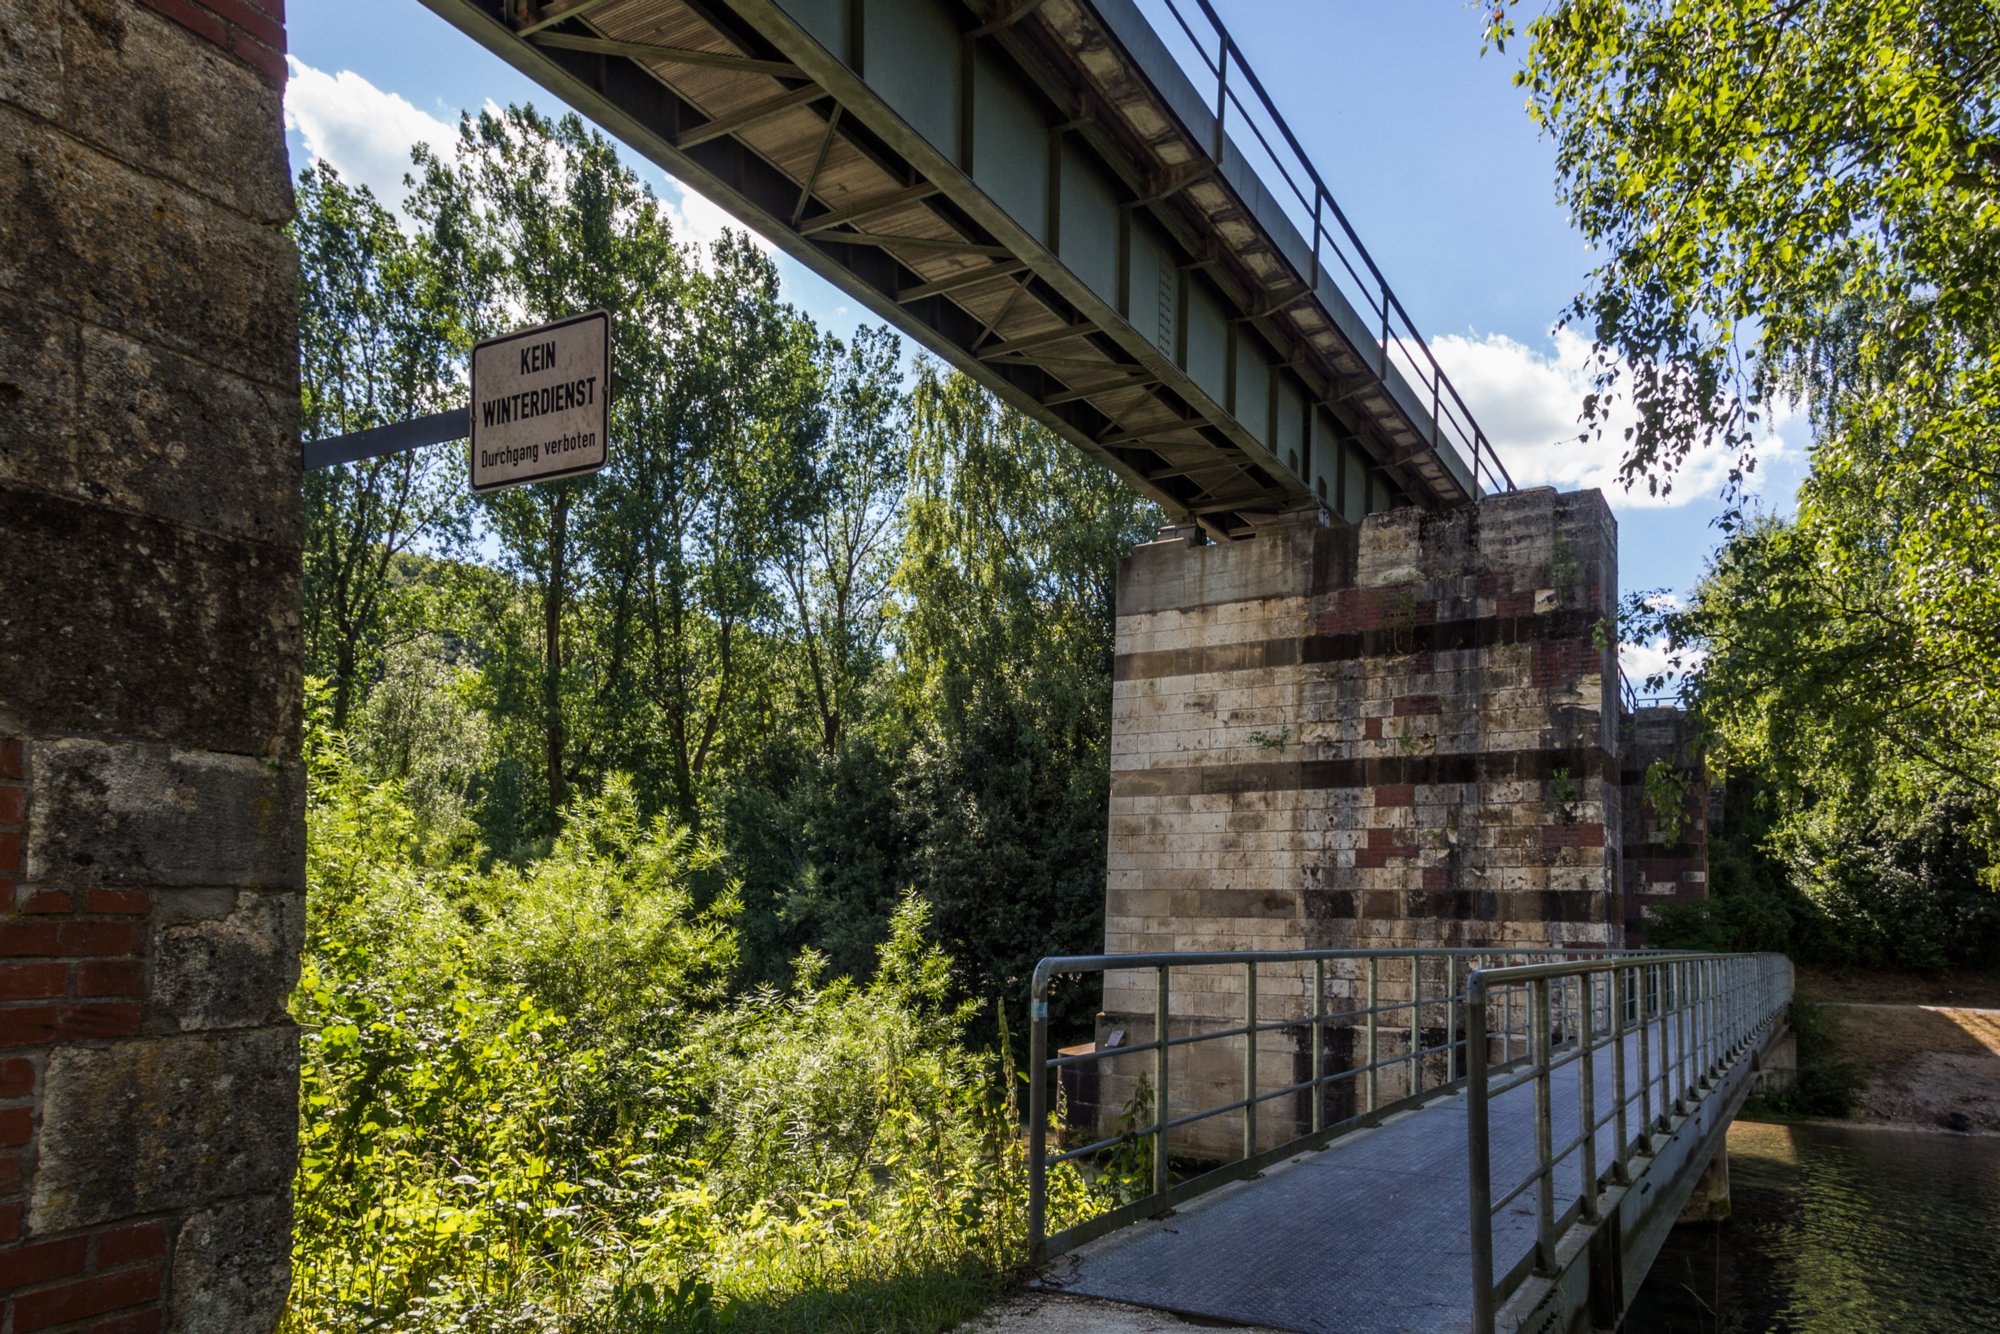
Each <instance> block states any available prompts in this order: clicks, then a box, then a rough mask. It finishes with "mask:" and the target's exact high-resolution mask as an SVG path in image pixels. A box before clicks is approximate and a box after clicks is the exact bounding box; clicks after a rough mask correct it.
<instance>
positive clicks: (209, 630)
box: [0, 0, 304, 1334]
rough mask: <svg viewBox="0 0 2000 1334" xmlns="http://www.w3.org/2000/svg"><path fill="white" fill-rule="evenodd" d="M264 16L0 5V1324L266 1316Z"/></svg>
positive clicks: (285, 906) (286, 198) (270, 738)
mask: <svg viewBox="0 0 2000 1334" xmlns="http://www.w3.org/2000/svg"><path fill="white" fill-rule="evenodd" d="M281 14H282V4H281V0H149V3H146V4H141V3H137V0H0V1329H4V1330H7V1331H10V1332H11V1334H26V1332H27V1331H30V1330H43V1329H60V1330H77V1331H82V1330H89V1331H92V1334H141V1332H142V1331H154V1330H161V1329H168V1330H185V1331H190V1334H196V1332H198V1334H222V1332H224V1331H228V1332H229V1334H235V1332H236V1331H256V1330H268V1329H269V1328H271V1327H272V1325H273V1324H274V1323H275V1322H276V1320H277V1318H278V1312H279V1310H280V1309H281V1308H282V1306H283V1304H284V1301H285V1295H286V1290H287V1286H288V1275H289V1257H290V1250H291V1237H290V1220H291V1196H290V1187H291V1177H292V1167H293V1160H294V1154H295V1148H294V1145H295V1143H296V1135H297V1115H298V1080H297V1064H298V1054H297V1038H296V1032H295V1030H294V1028H293V1025H292V1023H291V1020H290V1019H289V1018H288V1016H287V1014H286V1010H285V1003H286V999H287V996H288V993H289V992H290V990H291V986H292V983H293V979H294V977H295V976H296V973H297V969H298V953H299V946H300V939H301V934H302V930H303V916H304V913H303V904H304V899H303V892H302V890H303V884H302V882H303V875H304V857H303V843H304V817H303V805H302V802H303V781H302V773H301V768H300V764H299V759H298V749H299V708H300V684H299V662H300V637H299V636H300V625H299V585H298V580H299V546H300V518H299V514H300V509H299V444H298V412H299V398H298V387H297V374H298V339H297V331H296V314H295V302H296V297H295V289H296V283H297V277H296V266H295V263H294V258H293V251H292V245H291V242H290V240H289V239H288V238H287V237H286V235H285V233H284V231H283V224H284V222H285V220H286V218H288V217H289V216H290V214H291V188H290V181H289V180H288V168H287V166H286V160H285V143H284V130H283V120H282V110H281V105H280V89H281V87H282V85H283V80H284V42H285V38H284V25H283V21H282V19H281V17H280V15H281Z"/></svg>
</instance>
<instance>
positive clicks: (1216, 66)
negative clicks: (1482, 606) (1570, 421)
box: [1158, 0, 1515, 492]
mask: <svg viewBox="0 0 2000 1334" xmlns="http://www.w3.org/2000/svg"><path fill="white" fill-rule="evenodd" d="M1158 2H1159V3H1161V4H1163V5H1164V6H1165V7H1166V9H1167V12H1168V13H1169V14H1171V15H1172V16H1173V18H1174V21H1175V22H1176V23H1177V24H1179V25H1180V29H1181V31H1182V32H1183V33H1184V34H1186V36H1187V39H1188V42H1189V43H1190V44H1191V45H1192V46H1193V48H1194V51H1195V53H1196V54H1197V55H1198V56H1200V58H1201V60H1202V62H1203V64H1204V65H1206V66H1207V69H1208V72H1209V74H1210V75H1212V76H1213V77H1214V79H1215V97H1214V106H1215V142H1214V144H1213V146H1212V148H1211V150H1210V151H1211V156H1212V157H1213V158H1214V160H1215V162H1216V163H1217V164H1218V165H1220V164H1221V162H1222V159H1223V154H1224V150H1225V145H1227V144H1228V142H1229V137H1228V134H1227V132H1226V123H1227V117H1228V112H1229V107H1230V106H1231V105H1234V106H1235V107H1236V109H1237V112H1238V115H1239V119H1240V120H1241V121H1242V122H1243V124H1245V125H1246V126H1248V127H1249V129H1250V132H1251V134H1252V135H1254V136H1255V137H1256V140H1257V143H1258V145H1259V146H1260V147H1261V148H1262V149H1263V150H1264V153H1265V155H1266V156H1267V157H1269V158H1270V160H1271V163H1272V165H1273V166H1274V167H1275V168H1276V169H1277V172H1278V176H1279V178H1280V179H1281V180H1282V181H1283V182H1284V184H1285V186H1286V187H1287V188H1288V189H1290V191H1291V192H1292V196H1293V197H1294V198H1295V199H1297V200H1298V201H1299V205H1300V207H1301V208H1302V209H1304V210H1306V211H1308V212H1310V213H1311V215H1312V226H1311V233H1312V236H1311V242H1312V269H1313V271H1312V274H1311V277H1310V278H1309V279H1308V281H1307V287H1308V288H1309V289H1312V290H1317V289H1318V286H1319V277H1320V274H1321V272H1325V273H1326V274H1328V275H1329V276H1330V277H1331V278H1332V279H1333V282H1334V285H1335V286H1336V287H1337V288H1339V289H1341V291H1342V294H1343V295H1345V296H1347V297H1348V298H1349V299H1350V300H1358V301H1359V303H1361V304H1362V305H1364V306H1365V307H1366V308H1367V310H1368V313H1369V314H1370V315H1372V316H1373V317H1374V319H1373V322H1372V325H1371V327H1374V328H1379V329H1380V331H1381V334H1380V343H1379V346H1378V347H1377V349H1376V351H1377V357H1378V360H1377V364H1376V373H1377V374H1378V376H1380V377H1381V378H1382V379H1383V380H1384V382H1385V383H1386V381H1387V379H1388V373H1389V366H1390V361H1391V358H1392V356H1393V357H1394V358H1395V359H1396V360H1397V361H1398V362H1400V363H1402V364H1403V365H1404V366H1406V367H1407V369H1408V370H1409V372H1410V373H1411V374H1412V376H1413V377H1414V378H1415V379H1416V381H1417V382H1418V384H1419V386H1420V388H1421V389H1423V390H1427V391H1429V394H1430V399H1431V427H1432V440H1431V444H1432V447H1433V448H1436V447H1437V446H1438V444H1440V443H1441V440H1440V436H1441V434H1442V433H1443V432H1444V431H1445V430H1446V428H1447V426H1449V429H1450V431H1451V434H1452V435H1453V436H1454V438H1455V442H1456V443H1457V444H1458V445H1459V446H1461V447H1462V448H1463V449H1464V450H1465V452H1466V453H1468V454H1469V455H1470V456H1471V462H1472V481H1473V489H1474V491H1475V492H1477V490H1478V489H1479V485H1480V478H1481V476H1482V475H1483V476H1484V477H1485V478H1486V480H1487V481H1488V482H1489V483H1491V484H1492V487H1491V488H1490V489H1498V490H1505V491H1512V490H1514V489H1515V486H1514V479H1513V477H1512V476H1511V475H1510V474H1509V473H1508V471H1507V467H1506V465H1505V464H1503V463H1502V462H1501V461H1500V458H1499V456H1498V455H1497V454H1496V453H1495V452H1494V449H1493V444H1492V442H1491V441H1489V440H1488V439H1487V438H1486V432H1485V431H1484V430H1482V429H1481V428H1480V425H1479V423H1478V421H1477V420H1475V419H1474V417H1473V415H1472V409H1471V408H1470V407H1469V406H1467V404H1466V402H1465V399H1464V398H1463V397H1462V396H1461V395H1460V394H1459V392H1458V389H1457V387H1456V386H1454V385H1453V384H1452V382H1451V380H1450V378H1449V377H1448V376H1446V375H1445V373H1444V367H1443V366H1441V365H1439V364H1438V359H1437V355H1436V353H1434V352H1433V351H1432V350H1431V346H1430V343H1429V341H1428V340H1426V339H1425V338H1424V336H1423V334H1422V333H1421V332H1420V331H1419V330H1418V329H1417V326H1416V322H1415V321H1414V320H1412V319H1411V318H1410V314H1409V312H1408V311H1407V310H1405V309H1404V308H1403V303H1402V301H1401V300H1399V299H1398V298H1397V296H1396V294H1395V292H1394V291H1393V290H1392V289H1391V288H1390V286H1389V280H1388V279H1387V278H1386V277H1384V276H1383V274H1382V270H1381V268H1380V267H1379V266H1378V265H1377V264H1376V263H1375V259H1374V256H1372V255H1370V254H1369V253H1368V247H1367V246H1365V245H1363V244H1362V241H1361V237H1360V235H1359V234H1358V233H1357V232H1356V231H1355V230H1354V226H1353V224H1352V223H1350V222H1349V221H1348V219H1347V214H1346V213H1345V212H1343V211H1342V210H1341V207H1340V204H1339V203H1338V202H1337V201H1336V200H1335V199H1334V197H1333V192H1332V191H1331V190H1329V189H1328V188H1327V185H1326V182H1325V181H1324V180H1323V179H1321V177H1320V174H1319V170H1318V168H1316V167H1314V166H1313V163H1312V159H1311V158H1310V157H1308V156H1307V155H1306V151H1305V148H1304V146H1303V145H1301V144H1300V143H1299V140H1298V136H1297V135H1296V134H1294V133H1293V132H1292V128H1291V126H1290V125H1289V124H1288V123H1287V122H1286V121H1285V118H1284V116H1283V115H1282V114H1280V112H1279V111H1278V107H1277V103H1275V102H1274V101H1272V100H1271V95H1270V94H1269V93H1268V92H1267V91H1265V88H1264V84H1263V81H1262V80H1261V79H1259V78H1258V77H1257V72H1256V71H1255V70H1253V69H1251V68H1250V66H1249V64H1248V62H1246V61H1245V60H1244V59H1243V51H1242V48H1241V47H1239V46H1238V45H1237V44H1236V39H1235V38H1234V37H1233V36H1231V35H1230V32H1229V28H1228V26H1227V25H1225V24H1224V23H1223V21H1222V17H1221V15H1219V14H1217V13H1216V12H1215V7H1214V6H1213V5H1212V4H1211V3H1210V0H1195V5H1196V7H1197V8H1199V9H1200V11H1201V16H1202V18H1203V19H1204V20H1206V22H1207V23H1208V25H1209V27H1210V29H1212V32H1213V36H1214V39H1215V42H1216V52H1215V54H1214V55H1210V53H1209V50H1208V48H1207V46H1205V45H1204V44H1203V42H1202V39H1201V38H1200V37H1199V36H1197V35H1196V33H1195V29H1194V26H1193V25H1192V24H1191V23H1190V22H1189V21H1188V17H1187V15H1186V13H1185V12H1184V11H1185V6H1184V4H1183V3H1182V0H1158ZM1232 68H1233V69H1235V70H1236V71H1237V72H1238V75H1239V79H1238V82H1239V83H1243V84H1248V85H1249V88H1250V90H1251V92H1252V93H1253V94H1254V95H1255V98H1256V101H1257V104H1258V105H1259V106H1260V107H1261V108H1262V109H1263V111H1264V114H1265V115H1266V116H1267V117H1269V118H1270V123H1271V127H1272V128H1273V129H1274V130H1275V131H1276V132H1277V134H1278V136H1279V137H1280V139H1281V140H1282V141H1283V143H1284V146H1285V147H1286V148H1287V149H1289V150H1290V157H1291V159H1292V163H1293V168H1296V169H1297V170H1298V171H1299V172H1302V173H1303V174H1304V177H1305V181H1306V183H1305V184H1301V182H1300V181H1298V180H1297V179H1295V178H1294V176H1293V168H1288V167H1287V166H1286V161H1285V157H1284V156H1283V155H1281V154H1280V153H1279V152H1278V150H1277V149H1276V148H1275V147H1274V146H1273V145H1272V143H1271V141H1270V139H1269V138H1268V137H1267V136H1266V135H1265V133H1264V128H1263V126H1261V125H1259V124H1258V123H1257V120H1256V118H1255V117H1254V116H1252V115H1251V114H1250V109H1249V107H1247V106H1246V105H1245V104H1244V102H1243V99H1242V97H1241V96H1240V95H1239V94H1238V93H1237V91H1236V88H1235V87H1232V86H1231V82H1230V71H1231V69H1232ZM1253 170H1254V167H1253ZM1329 219H1330V220H1331V222H1332V223H1333V226H1334V228H1335V229H1336V230H1329V229H1328V227H1327V221H1328V220H1329ZM1342 237H1345V238H1346V242H1347V246H1346V248H1343V247H1342V245H1341V238H1342ZM1322 242H1324V243H1325V247H1326V252H1327V257H1330V258H1331V259H1332V260H1334V261H1337V262H1338V268H1336V267H1334V266H1333V265H1331V264H1328V263H1327V262H1326V260H1325V259H1324V258H1323V257H1322V253H1321V243H1322ZM1357 262H1358V263H1359V265H1360V267H1359V268H1358V269H1357V268H1356V264H1357ZM1343 271H1344V272H1345V273H1346V274H1347V276H1348V279H1349V280H1350V281H1348V282H1345V283H1343V282H1342V281H1341V279H1340V274H1341V272H1343ZM1364 271H1365V275H1366V276H1364ZM1412 347H1414V348H1415V349H1416V352H1415V353H1413V352H1411V350H1410V349H1411V348H1412ZM1357 350H1359V349H1357ZM1418 353H1420V354H1421V357H1419V356H1418V355H1417V354H1418Z"/></svg>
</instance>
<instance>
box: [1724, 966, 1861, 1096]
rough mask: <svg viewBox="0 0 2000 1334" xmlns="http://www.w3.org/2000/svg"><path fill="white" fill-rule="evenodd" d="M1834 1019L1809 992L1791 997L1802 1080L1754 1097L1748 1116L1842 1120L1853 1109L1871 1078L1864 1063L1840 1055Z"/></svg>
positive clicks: (1791, 1024)
mask: <svg viewBox="0 0 2000 1334" xmlns="http://www.w3.org/2000/svg"><path fill="white" fill-rule="evenodd" d="M1835 1022H1836V1021H1835V1020H1834V1017H1833V1015H1832V1014H1831V1013H1829V1012H1828V1010H1827V1008H1826V1006H1825V1005H1824V1004H1823V1003H1821V1002H1819V1001H1816V1000H1813V999H1812V998H1811V997H1807V996H1795V997H1793V998H1792V1004H1791V1014H1790V1026H1791V1030H1792V1038H1793V1040H1794V1042H1795V1043H1796V1048H1795V1050H1796V1057H1797V1061H1798V1074H1797V1078H1796V1079H1795V1080H1794V1081H1793V1083H1792V1087H1791V1088H1789V1089H1786V1090H1785V1091H1784V1092H1782V1093H1777V1094H1774V1095H1772V1096H1770V1097H1768V1098H1757V1099H1754V1100H1752V1101H1751V1103H1750V1104H1749V1105H1748V1106H1747V1107H1746V1108H1745V1109H1744V1110H1745V1111H1746V1112H1747V1113H1748V1114H1750V1115H1752V1116H1767V1117H1825V1118H1830V1119H1833V1120H1840V1119H1842V1118H1844V1117H1846V1116H1849V1115H1851V1114H1852V1113H1853V1111H1854V1107H1855V1104H1856V1103H1857V1102H1859V1101H1860V1098H1861V1090H1862V1088H1863V1087H1864V1086H1865V1085H1866V1084H1867V1082H1868V1081H1867V1072H1866V1071H1865V1070H1864V1069H1863V1068H1862V1067H1861V1065H1860V1064H1859V1063H1857V1062H1854V1061H1848V1060H1843V1059H1841V1058H1840V1056H1839V1055H1838V1054H1837V1052H1838V1049H1839V1034H1838V1032H1837V1030H1836V1028H1835Z"/></svg>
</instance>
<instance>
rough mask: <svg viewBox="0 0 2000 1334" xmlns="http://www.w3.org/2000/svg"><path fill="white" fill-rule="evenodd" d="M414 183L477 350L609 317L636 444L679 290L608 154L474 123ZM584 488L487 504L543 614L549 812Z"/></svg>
mask: <svg viewBox="0 0 2000 1334" xmlns="http://www.w3.org/2000/svg"><path fill="white" fill-rule="evenodd" d="M418 152H419V158H418V160H419V162H420V164H421V165H422V167H423V169H424V170H423V181H422V183H421V185H420V186H419V187H418V190H417V192H416V195H415V197H414V199H413V201H412V203H413V211H414V212H415V215H416V217H417V218H418V219H419V220H420V221H421V222H422V223H423V225H424V228H425V233H426V240H427V243H428V244H429V246H430V247H431V249H432V250H433V251H434V252H435V253H436V254H437V255H438V257H439V263H440V267H441V269H442V270H443V271H444V272H445V273H447V274H449V275H450V276H451V278H452V280H453V282H454V284H455V285H456V286H457V287H458V288H459V290H462V291H464V292H465V293H467V294H468V300H469V301H470V302H471V304H472V308H473V315H472V317H471V324H472V328H471V330H470V332H472V333H473V334H475V335H477V336H486V335H490V334H493V333H498V332H502V331H505V330H507V329H509V328H513V327H516V326H519V325H525V324H538V323H544V322H548V321H551V320H556V319H561V318H564V317H566V316H569V315H575V314H579V313H581V312H583V311H587V310H594V309H599V308H602V309H605V310H609V311H612V312H613V313H614V316H615V317H616V318H614V320H613V326H612V327H613V330H614V333H613V340H614V341H613V375H612V434H613V436H614V438H618V439H629V438H630V437H631V435H632V432H633V430H634V422H633V415H634V408H633V395H632V394H630V393H629V392H626V391H625V390H624V388H623V385H624V382H625V380H626V378H627V377H628V376H633V375H634V373H635V371H636V378H637V379H639V380H640V381H642V382H643V380H644V379H645V378H646V377H647V375H648V373H649V371H650V370H651V368H652V366H653V365H654V363H655V360H656V353H655V351H654V349H655V347H656V346H657V343H658V335H659V325H658V324H657V323H655V322H652V321H649V320H648V319H647V318H646V317H645V316H646V315H652V316H654V317H655V319H657V317H658V316H659V315H660V314H661V313H662V312H664V311H667V310H669V309H671V307H672V306H673V304H674V294H675V292H676V291H677V289H678V288H679V286H680V284H681V283H682V282H683V281H684V267H683V264H682V262H681V256H680V253H679V252H678V251H677V250H676V249H675V248H674V244H673V237H672V232H671V229H670V227H669V225H668V223H667V220H666V217H665V215H664V214H663V213H662V211H661V210H660V207H659V203H658V201H657V200H656V199H655V198H654V197H653V194H652V191H651V190H650V189H649V188H648V187H646V186H645V185H644V184H643V183H642V182H641V181H640V180H639V179H638V177H637V176H635V175H634V174H633V173H632V171H631V169H630V168H628V167H626V166H625V165H624V164H623V163H621V162H620V161H619V160H618V155H617V150H616V149H615V148H613V146H612V144H611V142H610V141H609V140H608V139H606V138H605V137H604V136H603V135H601V134H597V133H595V132H594V131H590V130H587V129H586V128H585V127H584V124H583V121H582V120H581V119H580V118H578V117H577V116H575V115H567V116H564V117H562V118H561V119H560V120H556V121H550V120H548V119H547V118H545V117H543V116H541V115H540V114H538V113H537V112H536V111H535V110H534V109H533V108H531V107H509V108H507V110H506V111H504V112H502V113H499V114H495V113H493V112H482V113H481V114H480V115H479V117H478V118H477V119H474V118H472V117H470V116H467V117H465V118H463V119H462V120H461V121H460V124H459V137H458V143H457V146H456V150H455V153H454V156H453V158H452V160H451V161H449V162H447V161H445V160H444V159H442V158H440V157H438V156H436V155H435V154H432V153H431V152H430V151H429V150H427V149H419V150H418ZM596 486H597V483H596V479H594V478H592V477H581V478H570V479H565V480H562V481H554V482H543V483H539V484H537V485H535V486H533V487H524V488H514V489H511V490H507V491H501V492H497V493H494V494H492V495H489V496H488V497H486V498H485V500H484V510H485V514H486V518H487V521H488V523H489V525H490V526H491V529H492V531H493V533H494V535H495V536H496V537H497V538H498V540H499V542H500V545H501V549H502V550H503V551H504V552H505V553H506V556H507V558H508V559H509V560H510V561H511V562H512V563H513V564H514V566H515V567H516V568H517V569H519V570H521V571H522V572H524V573H526V574H527V575H529V577H530V578H532V579H533V581H534V582H535V584H536V585H537V587H538V589H539V591H540V594H541V603H542V692H541V709H542V726H543V734H544V765H545V775H544V776H545V781H546V784H547V789H548V801H549V807H550V810H551V811H552V812H553V811H559V810H560V809H561V808H562V806H563V803H564V800H565V798H566V793H567V781H566V768H565V761H566V757H567V751H568V740H567V723H566V711H565V704H564V687H565V678H564V658H563V648H564V621H565V616H566V614H567V612H568V610H569V604H570V601H571V598H572V597H573V595H574V594H573V585H574V583H575V582H576V580H577V579H578V578H579V576H580V574H581V573H583V572H582V571H580V570H579V569H578V568H577V565H576V560H575V557H576V551H575V536H574V533H573V531H572V527H573V521H574V520H576V519H577V518H578V515H577V513H576V512H577V511H578V510H579V509H580V508H585V507H588V506H589V504H590V503H591V499H592V496H593V494H594V492H595V490H596Z"/></svg>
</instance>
